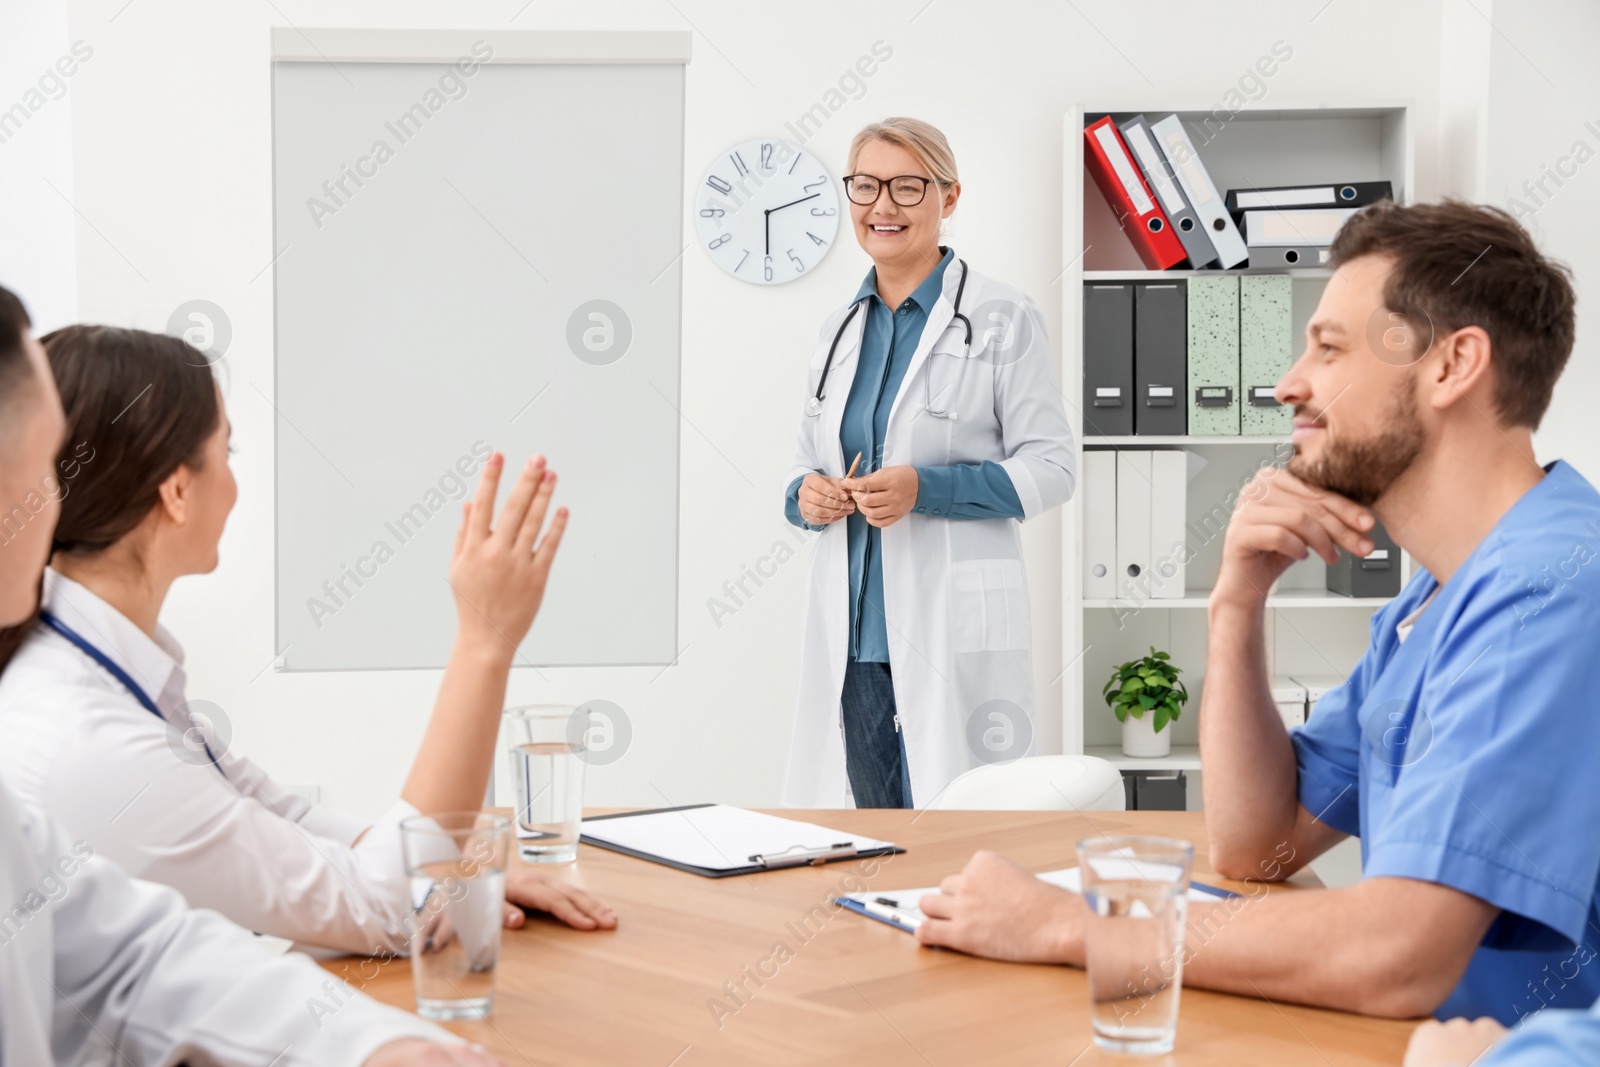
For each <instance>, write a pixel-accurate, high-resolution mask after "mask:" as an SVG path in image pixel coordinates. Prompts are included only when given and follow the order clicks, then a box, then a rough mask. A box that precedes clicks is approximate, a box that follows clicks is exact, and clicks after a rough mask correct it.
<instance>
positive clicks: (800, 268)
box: [789, 248, 806, 274]
mask: <svg viewBox="0 0 1600 1067" xmlns="http://www.w3.org/2000/svg"><path fill="white" fill-rule="evenodd" d="M789 258H790V259H791V260H793V261H794V272H795V273H796V274H804V273H805V272H806V265H805V264H804V263H802V262H800V257H799V256H797V255H795V254H794V249H792V248H791V249H789Z"/></svg>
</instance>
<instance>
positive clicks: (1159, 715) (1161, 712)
mask: <svg viewBox="0 0 1600 1067" xmlns="http://www.w3.org/2000/svg"><path fill="white" fill-rule="evenodd" d="M1171 718H1172V716H1171V715H1170V714H1169V713H1168V712H1167V706H1166V705H1165V704H1163V705H1161V707H1159V708H1157V709H1156V733H1158V734H1159V733H1160V732H1161V731H1162V730H1163V729H1165V728H1166V725H1167V722H1168V721H1169V720H1170V719H1171Z"/></svg>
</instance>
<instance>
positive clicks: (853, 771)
mask: <svg viewBox="0 0 1600 1067" xmlns="http://www.w3.org/2000/svg"><path fill="white" fill-rule="evenodd" d="M841 703H842V704H843V711H844V765H845V771H846V772H847V773H848V774H849V775H850V791H851V792H852V793H854V794H855V798H856V807H858V808H909V807H910V806H911V768H910V765H909V764H907V762H906V745H905V739H904V738H903V737H901V735H900V731H899V730H897V729H896V728H895V722H894V719H895V705H894V682H893V679H892V678H891V677H890V674H889V665H888V664H887V663H857V662H856V661H855V660H853V659H852V660H849V661H847V662H846V664H845V669H844V692H843V693H842V694H841Z"/></svg>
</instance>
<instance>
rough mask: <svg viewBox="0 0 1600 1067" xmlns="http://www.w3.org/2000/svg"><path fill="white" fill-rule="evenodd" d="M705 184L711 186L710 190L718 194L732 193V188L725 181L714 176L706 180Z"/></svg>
mask: <svg viewBox="0 0 1600 1067" xmlns="http://www.w3.org/2000/svg"><path fill="white" fill-rule="evenodd" d="M706 184H707V185H709V186H711V188H713V189H715V190H716V191H717V192H719V193H731V192H733V186H731V185H729V184H728V183H727V182H726V181H723V180H722V179H721V178H719V177H717V176H716V175H715V174H713V175H712V176H711V177H709V178H707V179H706Z"/></svg>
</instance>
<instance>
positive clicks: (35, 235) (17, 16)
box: [0, 3, 93, 333]
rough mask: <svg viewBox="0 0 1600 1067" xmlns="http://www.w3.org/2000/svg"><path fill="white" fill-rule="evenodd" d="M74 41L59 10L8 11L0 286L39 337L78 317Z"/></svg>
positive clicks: (2, 71) (2, 54)
mask: <svg viewBox="0 0 1600 1067" xmlns="http://www.w3.org/2000/svg"><path fill="white" fill-rule="evenodd" d="M72 41H73V39H72V38H70V37H68V35H67V10H66V7H65V5H63V4H20V3H19V4H12V5H10V6H9V7H7V8H6V11H5V17H4V20H3V23H0V205H4V206H3V207H0V285H4V286H5V287H6V288H8V289H10V290H12V291H13V292H15V293H16V294H17V295H18V296H20V297H21V298H22V300H23V302H24V303H25V304H27V305H28V314H29V317H30V318H32V319H33V325H34V328H35V330H36V331H37V332H39V333H44V332H45V331H47V330H53V329H55V328H56V327H58V326H65V325H66V324H67V323H69V322H73V321H76V319H77V317H78V279H77V263H76V261H75V257H74V255H73V251H74V249H73V233H74V231H75V229H76V225H77V220H76V218H75V216H74V215H73V213H72V196H73V183H72V105H70V104H69V103H67V99H68V97H69V96H71V95H72V93H73V92H74V86H75V85H77V84H78V83H79V81H80V79H79V78H78V75H79V73H80V72H81V70H82V63H81V62H80V61H79V59H78V58H77V57H76V56H74V55H73V54H72ZM81 51H82V49H81V48H80V52H81ZM92 61H93V56H92V55H91V56H90V62H92ZM57 64H60V66H59V67H58V66H57ZM68 71H70V72H71V73H70V74H67V73H66V72H68Z"/></svg>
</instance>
